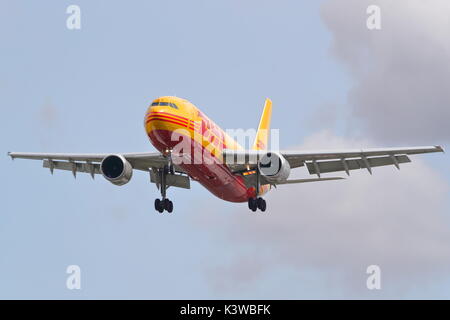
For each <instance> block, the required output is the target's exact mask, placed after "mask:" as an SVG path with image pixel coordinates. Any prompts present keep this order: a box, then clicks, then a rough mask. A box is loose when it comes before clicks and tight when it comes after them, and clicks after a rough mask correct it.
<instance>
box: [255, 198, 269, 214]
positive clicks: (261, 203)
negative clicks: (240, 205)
mask: <svg viewBox="0 0 450 320" xmlns="http://www.w3.org/2000/svg"><path fill="white" fill-rule="evenodd" d="M256 205H257V207H258V209H259V210H261V211H262V212H264V211H266V207H267V205H266V200H264V199H263V198H258V199H257V200H256Z"/></svg>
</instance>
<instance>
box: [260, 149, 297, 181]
mask: <svg viewBox="0 0 450 320" xmlns="http://www.w3.org/2000/svg"><path fill="white" fill-rule="evenodd" d="M258 169H259V172H260V173H261V175H262V176H263V177H264V178H265V179H266V180H267V181H269V182H271V183H275V184H276V183H279V182H283V181H286V180H287V178H288V177H289V174H290V172H291V166H290V165H289V162H287V160H286V159H285V158H284V157H283V156H282V155H281V154H279V153H276V152H267V153H266V154H265V155H263V156H262V157H261V158H260V159H259V162H258Z"/></svg>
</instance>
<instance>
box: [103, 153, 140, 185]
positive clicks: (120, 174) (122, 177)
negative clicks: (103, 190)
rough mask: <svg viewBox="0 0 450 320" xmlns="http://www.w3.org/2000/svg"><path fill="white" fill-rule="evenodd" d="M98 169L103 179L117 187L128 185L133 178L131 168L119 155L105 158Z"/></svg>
mask: <svg viewBox="0 0 450 320" xmlns="http://www.w3.org/2000/svg"><path fill="white" fill-rule="evenodd" d="M100 169H101V171H102V175H103V176H104V177H105V179H106V180H108V181H109V182H111V183H113V184H115V185H117V186H122V185H124V184H126V183H128V182H129V181H130V180H131V177H132V176H133V167H132V166H131V164H130V163H129V162H128V161H127V159H125V157H123V156H122V155H120V154H112V155H109V156H107V157H105V158H104V159H103V160H102V163H101V164H100Z"/></svg>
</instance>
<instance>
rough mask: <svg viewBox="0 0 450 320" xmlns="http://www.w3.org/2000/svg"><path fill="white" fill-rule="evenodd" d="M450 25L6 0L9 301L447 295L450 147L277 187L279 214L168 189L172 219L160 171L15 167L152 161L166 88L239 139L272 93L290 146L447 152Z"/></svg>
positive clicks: (359, 6) (354, 10) (422, 19)
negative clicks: (152, 130) (155, 109)
mask: <svg viewBox="0 0 450 320" xmlns="http://www.w3.org/2000/svg"><path fill="white" fill-rule="evenodd" d="M72 4H76V5H78V6H79V7H80V9H81V29H80V30H69V29H68V28H67V27H66V20H67V18H68V16H69V15H68V14H67V13H66V9H67V7H68V6H69V5H72ZM372 4H375V5H378V6H379V7H380V9H381V29H380V30H368V28H367V26H366V20H367V18H368V14H367V13H366V9H367V7H368V6H369V5H372ZM449 15H450V4H449V3H448V1H447V0H433V1H428V2H423V1H420V0H399V1H395V2H393V1H387V0H370V1H366V0H323V1H308V2H306V1H303V2H300V1H284V0H283V1H277V2H274V1H267V0H263V1H253V0H249V1H237V0H235V1H197V0H194V1H189V2H187V1H134V2H133V3H132V4H130V3H126V2H125V1H84V0H77V1H58V2H45V3H44V2H36V1H23V0H19V1H11V0H9V1H6V0H1V1H0V35H1V41H0V52H1V60H0V61H1V62H0V107H1V111H2V114H3V117H1V121H2V125H1V126H0V133H1V137H2V138H1V139H2V140H1V141H2V143H1V146H2V150H3V152H4V153H3V154H4V156H3V157H0V163H1V167H2V168H3V170H2V171H1V172H2V179H1V180H2V184H1V194H2V200H3V201H2V203H3V205H2V207H1V208H2V209H1V214H0V252H1V255H0V298H2V299H17V298H19V299H35V298H38V299H55V298H56V299H97V298H101V299H118V298H123V299H228V298H230V299H315V298H317V299H346V298H356V299H361V298H362V299H366V298H367V299H381V298H387V299H396V298H399V299H407V298H413V299H416V298H425V299H443V298H447V299H448V298H450V289H449V288H450V275H449V272H448V270H450V220H449V212H450V201H449V195H450V194H449V192H450V166H449V165H448V156H447V155H446V154H430V155H421V156H412V157H411V158H412V160H413V161H412V163H410V164H405V165H404V166H402V168H401V170H400V171H399V172H398V171H397V170H396V169H395V168H390V167H388V168H375V169H376V170H374V174H373V176H370V175H369V174H368V173H367V172H364V171H362V172H355V173H352V175H351V176H350V177H349V178H348V179H346V180H345V181H330V182H326V183H317V184H299V185H290V186H280V187H279V188H278V189H277V190H274V191H272V192H270V193H269V194H268V195H267V197H266V200H267V205H268V210H267V211H266V213H264V214H254V213H252V212H251V211H249V210H248V208H247V204H246V203H243V204H234V203H227V202H223V201H221V200H219V199H217V198H215V197H214V196H213V195H211V194H210V193H208V191H207V190H205V189H203V188H202V187H201V186H200V185H198V184H196V183H194V182H193V183H192V184H191V187H192V189H191V190H184V189H175V188H170V189H169V190H168V193H169V197H170V198H171V199H172V200H173V201H174V208H175V209H174V213H173V214H171V215H168V214H165V215H160V214H157V213H156V212H155V211H154V208H153V201H154V199H155V198H156V197H159V193H158V191H157V189H156V187H155V186H154V185H152V184H150V183H149V176H148V175H147V174H145V173H143V172H136V173H135V174H134V175H133V179H132V180H131V181H130V183H128V184H126V185H125V186H122V187H117V186H114V185H112V184H111V183H109V182H107V181H106V180H105V179H103V178H102V177H101V176H97V177H96V179H95V180H94V181H92V179H91V177H90V176H89V175H83V174H79V175H77V178H76V180H75V179H74V178H73V177H72V175H71V173H70V172H55V174H54V175H53V176H51V175H50V173H49V172H48V170H46V169H43V168H42V163H40V162H39V161H25V160H14V161H11V159H10V158H9V157H7V156H6V153H7V152H8V151H28V152H82V153H88V152H105V153H108V152H113V153H117V152H143V151H154V150H155V149H154V148H153V147H152V145H151V144H150V142H149V141H148V138H147V137H146V134H145V131H144V127H143V119H144V114H145V112H146V109H147V107H148V105H149V103H150V102H151V101H152V100H153V99H155V98H157V97H159V96H164V95H176V96H179V97H183V98H186V99H188V100H190V101H191V102H192V103H194V104H195V105H196V106H197V107H199V108H200V109H201V110H202V111H204V113H206V114H207V115H208V116H209V117H210V118H212V119H214V121H215V122H216V123H217V124H218V125H220V126H221V127H222V128H223V129H236V128H243V129H248V128H254V127H256V126H257V124H258V121H259V116H260V113H261V110H262V107H263V104H264V99H265V98H266V97H270V98H271V99H272V101H273V117H272V127H273V128H276V129H280V140H281V142H280V147H281V148H282V149H294V148H297V149H322V148H333V149H336V148H354V147H355V148H360V147H382V146H386V147H390V146H414V145H438V144H441V145H443V146H444V147H445V146H446V145H449V142H450V129H449V127H448V120H449V118H450V111H449V110H450V109H449V105H450V91H449V90H448V84H449V83H450V63H449V61H450V42H449V41H448V39H450V21H449V20H448V16H449ZM294 175H295V176H299V177H306V176H309V175H308V173H307V172H306V169H305V168H300V169H297V172H295V173H294ZM69 265H78V266H79V267H80V268H81V289H80V290H69V289H67V287H66V280H67V277H68V274H67V273H66V269H67V267H68V266H69ZM369 265H378V266H380V269H381V284H382V287H381V290H368V289H367V287H366V279H367V277H368V275H367V273H366V268H367V267H368V266H369Z"/></svg>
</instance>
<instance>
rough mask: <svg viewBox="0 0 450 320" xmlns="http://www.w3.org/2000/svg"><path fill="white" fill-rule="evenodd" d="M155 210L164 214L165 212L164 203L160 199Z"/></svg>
mask: <svg viewBox="0 0 450 320" xmlns="http://www.w3.org/2000/svg"><path fill="white" fill-rule="evenodd" d="M155 210H156V211H158V212H159V213H162V212H163V211H164V202H163V201H161V200H159V199H155Z"/></svg>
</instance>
